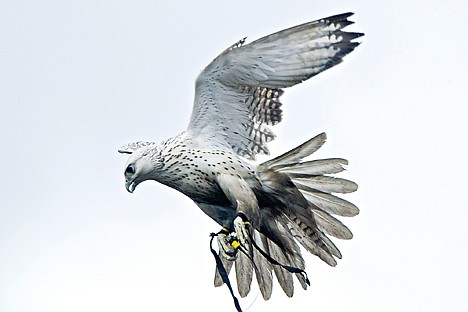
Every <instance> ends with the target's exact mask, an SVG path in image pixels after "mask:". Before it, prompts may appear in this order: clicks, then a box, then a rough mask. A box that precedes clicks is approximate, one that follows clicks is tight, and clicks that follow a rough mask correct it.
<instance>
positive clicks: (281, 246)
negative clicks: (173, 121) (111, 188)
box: [119, 13, 363, 300]
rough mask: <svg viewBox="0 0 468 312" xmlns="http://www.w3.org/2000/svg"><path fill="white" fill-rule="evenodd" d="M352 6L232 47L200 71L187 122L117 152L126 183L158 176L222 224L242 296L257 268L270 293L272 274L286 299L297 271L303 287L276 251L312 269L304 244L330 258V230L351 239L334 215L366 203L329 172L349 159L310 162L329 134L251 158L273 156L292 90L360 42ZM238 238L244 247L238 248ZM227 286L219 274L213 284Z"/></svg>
mask: <svg viewBox="0 0 468 312" xmlns="http://www.w3.org/2000/svg"><path fill="white" fill-rule="evenodd" d="M351 15H352V13H346V14H340V15H336V16H331V17H328V18H323V19H320V20H317V21H313V22H309V23H305V24H302V25H299V26H295V27H292V28H289V29H286V30H282V31H280V32H277V33H274V34H272V35H269V36H266V37H263V38H261V39H258V40H256V41H254V42H252V43H249V44H244V41H245V39H243V40H241V41H239V42H238V43H236V44H234V45H233V46H231V47H229V48H228V49H226V50H225V51H224V52H223V53H221V54H220V55H219V56H218V57H217V58H215V59H214V60H213V61H212V62H211V63H210V64H209V65H208V66H207V67H206V68H205V69H204V70H203V71H202V72H201V74H200V75H199V76H198V78H197V80H196V84H195V88H196V89H195V101H194V106H193V112H192V117H191V120H190V124H189V126H188V128H187V129H186V130H185V131H184V132H182V133H181V134H179V135H178V136H176V137H174V138H170V139H168V140H165V141H163V142H161V143H154V142H135V143H130V144H127V145H125V146H123V147H121V148H120V149H119V152H121V153H128V154H131V156H130V158H129V160H128V163H127V166H126V169H125V186H126V188H127V190H128V191H129V192H133V191H134V190H135V188H136V186H137V185H138V184H140V183H141V182H143V181H146V180H156V181H158V182H160V183H163V184H165V185H168V186H170V187H172V188H174V189H176V190H178V191H180V192H182V193H183V194H185V195H187V196H188V197H190V198H191V199H192V200H193V201H194V202H195V203H196V204H197V205H198V206H199V207H200V208H201V209H202V210H203V212H205V213H206V214H207V215H208V216H210V217H211V218H212V219H214V220H215V221H216V222H217V223H218V224H219V225H220V226H222V227H223V229H224V231H223V232H222V233H220V235H219V236H218V243H219V254H220V255H221V256H222V259H223V263H224V266H225V268H226V270H227V271H228V272H229V270H230V269H231V267H232V266H233V264H234V266H235V268H236V273H237V286H238V290H239V294H240V295H241V296H242V297H244V296H246V295H247V294H248V293H249V291H250V286H251V282H252V279H253V274H254V273H255V276H256V279H257V282H258V284H259V288H260V291H261V293H262V295H263V298H264V299H265V300H268V299H269V298H270V296H271V293H272V285H273V275H275V276H276V278H277V280H278V282H279V284H280V286H281V288H282V289H283V290H284V292H285V293H286V294H287V295H288V296H292V295H293V292H294V286H293V275H296V276H297V278H298V280H299V282H300V284H301V285H302V287H303V288H304V289H305V288H306V287H307V284H306V281H305V280H304V277H303V276H302V275H301V274H298V273H290V272H289V271H287V270H285V269H284V268H283V267H281V266H278V265H275V264H272V263H271V262H269V261H267V259H266V258H265V257H264V256H263V255H261V253H260V252H259V251H258V250H257V249H256V248H253V247H252V240H254V241H255V243H256V244H257V245H258V246H259V247H260V248H261V249H262V250H263V251H264V252H265V253H266V254H267V255H269V257H271V258H273V259H275V260H277V261H278V262H280V263H282V264H284V265H287V266H292V267H296V268H299V269H304V267H305V264H304V260H303V258H302V255H301V250H300V248H299V245H298V243H299V244H301V245H302V246H303V247H304V248H305V250H307V251H308V252H310V253H312V254H314V255H316V256H318V257H319V258H320V259H322V260H323V261H325V262H326V263H327V264H329V265H331V266H334V265H336V258H341V253H340V251H339V250H338V248H337V247H336V246H335V245H334V243H333V242H332V241H331V240H330V239H329V238H328V236H327V235H330V236H333V237H336V238H340V239H350V238H352V233H351V231H350V230H349V229H348V228H347V227H346V226H345V225H344V224H343V223H341V221H339V220H338V219H336V218H335V217H333V216H332V215H335V216H355V215H357V214H358V213H359V210H358V208H357V207H356V206H355V205H353V204H352V203H350V202H348V201H346V200H344V199H341V198H339V197H337V196H335V195H333V194H332V193H349V192H353V191H355V190H356V189H357V185H356V184H355V183H354V182H351V181H348V180H345V179H339V178H334V177H331V176H330V175H331V174H336V173H339V172H340V171H342V170H344V166H345V165H347V161H346V160H344V159H341V158H330V159H322V160H313V161H306V160H304V159H305V158H306V157H308V156H310V155H311V154H312V153H314V152H315V151H316V150H318V149H319V148H320V147H321V146H322V145H323V144H324V143H325V139H326V136H325V134H324V133H322V134H319V135H318V136H316V137H314V138H312V139H311V140H309V141H307V142H305V143H304V144H302V145H300V146H299V147H296V148H295V149H293V150H291V151H289V152H287V153H285V154H283V155H281V156H279V157H276V158H274V159H272V160H269V161H267V162H264V163H262V164H260V165H254V164H252V163H251V162H249V160H253V159H255V156H256V155H257V154H268V153H269V151H268V147H267V143H268V142H270V141H271V140H273V139H274V138H275V135H274V134H273V132H272V131H271V130H270V128H269V127H270V126H273V125H276V124H277V123H279V122H280V121H281V118H282V108H281V102H280V97H281V95H282V94H283V90H282V89H283V88H287V87H291V86H293V85H295V84H298V83H300V82H302V81H304V80H307V79H309V78H310V77H312V76H314V75H316V74H318V73H320V72H323V71H324V70H326V69H328V68H330V67H333V66H335V65H336V64H338V63H340V62H341V61H342V59H343V57H344V56H345V55H347V54H348V53H350V52H351V51H353V50H354V48H356V47H357V46H358V45H359V43H358V42H354V41H353V40H354V39H356V38H358V37H360V36H362V35H363V34H362V33H355V32H345V31H343V28H345V27H346V26H348V25H350V24H352V22H351V21H349V20H348V18H349V17H350V16H351ZM233 241H235V242H237V244H240V246H241V248H243V250H244V252H237V248H238V247H237V245H233ZM222 284H223V280H222V279H221V277H220V275H219V272H218V271H216V275H215V285H216V286H219V285H222Z"/></svg>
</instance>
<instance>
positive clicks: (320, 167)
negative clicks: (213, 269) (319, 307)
mask: <svg viewBox="0 0 468 312" xmlns="http://www.w3.org/2000/svg"><path fill="white" fill-rule="evenodd" d="M325 140H326V135H325V133H322V134H319V135H317V136H316V137H314V138H312V139H311V140H309V141H307V142H305V143H304V144H302V145H300V146H298V147H296V148H294V149H293V150H291V151H289V152H287V153H285V154H283V155H281V156H278V157H276V158H274V159H271V160H269V161H267V162H264V163H262V164H261V165H259V166H258V168H257V172H258V174H259V177H260V180H261V183H262V187H263V189H262V190H259V191H257V192H256V195H257V198H258V201H259V206H260V211H261V220H260V221H261V222H260V226H258V227H257V228H255V229H252V236H253V239H254V240H255V241H256V243H257V245H259V246H260V247H261V248H262V250H263V251H264V252H265V253H267V254H268V255H270V256H271V257H272V258H274V259H276V260H277V261H278V262H280V263H282V264H284V265H287V266H293V267H297V268H299V269H304V267H305V265H304V259H303V258H302V255H301V251H300V248H299V245H298V243H299V244H301V245H302V246H303V247H304V248H305V249H306V250H307V251H308V252H310V253H312V254H314V255H316V256H318V257H319V258H320V259H322V260H323V261H324V262H326V263H327V264H329V265H330V266H335V265H336V264H337V262H336V258H339V259H341V253H340V251H339V250H338V248H337V247H336V246H335V244H334V243H333V242H332V241H331V240H330V238H329V237H328V236H327V235H330V236H333V237H335V238H339V239H351V238H352V237H353V234H352V233H351V231H350V230H349V229H348V228H347V227H346V226H345V225H344V224H343V223H341V221H339V220H338V219H336V218H335V217H333V216H332V215H336V216H345V217H351V216H355V215H357V214H358V213H359V209H358V208H357V207H356V206H355V205H353V204H352V203H350V202H348V201H346V200H344V199H341V198H339V197H336V196H335V195H332V193H350V192H354V191H356V190H357V187H358V186H357V184H356V183H354V182H351V181H348V180H345V179H340V178H334V177H332V176H330V175H331V174H336V173H339V172H341V171H343V170H345V168H344V166H345V165H347V164H348V162H347V161H346V160H345V159H341V158H330V159H320V160H312V161H303V159H304V158H306V157H308V156H310V155H311V154H313V153H314V152H316V151H317V150H318V149H319V148H320V147H321V146H322V145H323V144H324V143H325ZM247 251H248V253H249V254H250V255H245V254H242V253H239V255H238V257H237V259H236V261H235V267H236V273H237V283H238V289H239V294H240V295H241V296H242V297H244V296H246V295H247V294H248V293H249V291H250V285H251V282H252V277H253V272H255V275H256V279H257V282H258V284H259V288H260V291H261V293H262V295H263V298H264V299H265V300H268V299H269V298H270V296H271V292H272V284H273V281H272V280H273V272H274V273H275V275H276V278H277V280H278V282H279V284H280V286H281V288H282V289H283V291H284V292H285V293H286V295H287V296H289V297H291V296H292V295H293V293H294V285H293V276H292V275H293V273H290V272H288V271H287V270H285V269H283V268H282V267H280V266H277V265H273V264H271V263H269V262H268V261H267V260H266V259H265V258H264V257H263V256H262V255H261V254H260V253H259V252H258V251H257V250H256V249H255V248H252V247H251V246H249V247H248V248H247ZM249 257H250V258H251V259H253V260H254V263H252V261H251V260H250V259H249ZM228 262H229V261H226V262H225V266H226V267H227V268H228V269H230V268H231V266H232V262H231V263H228ZM295 275H296V276H297V278H298V280H299V282H300V284H301V285H302V287H303V288H304V289H307V284H306V282H305V280H304V277H303V276H302V275H301V274H297V273H296V274H295ZM222 283H223V282H222V280H221V278H220V276H219V274H218V272H217V273H216V276H215V285H216V286H220V285H222Z"/></svg>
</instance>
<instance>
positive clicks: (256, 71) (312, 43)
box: [186, 13, 363, 159]
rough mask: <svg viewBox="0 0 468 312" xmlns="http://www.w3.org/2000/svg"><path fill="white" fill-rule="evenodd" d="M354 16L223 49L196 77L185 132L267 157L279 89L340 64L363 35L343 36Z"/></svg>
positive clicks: (248, 154)
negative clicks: (357, 39) (192, 102)
mask: <svg viewBox="0 0 468 312" xmlns="http://www.w3.org/2000/svg"><path fill="white" fill-rule="evenodd" d="M352 14H353V13H345V14H340V15H336V16H331V17H328V18H324V19H320V20H317V21H313V22H309V23H305V24H302V25H299V26H295V27H292V28H289V29H286V30H283V31H280V32H277V33H274V34H272V35H269V36H266V37H263V38H261V39H258V40H256V41H254V42H252V43H250V44H246V45H244V40H241V41H239V42H238V43H237V44H235V45H233V46H231V47H230V48H228V49H227V50H225V51H224V52H223V53H221V55H219V56H218V57H217V58H216V59H214V60H213V61H212V62H211V63H210V64H209V65H208V66H207V67H206V68H205V69H204V70H203V72H202V73H201V74H200V75H199V76H198V78H197V81H196V90H195V102H194V107H193V112H192V117H191V120H190V124H189V127H188V129H187V131H186V133H187V134H190V135H192V137H194V138H198V139H200V140H204V141H205V142H210V143H211V144H213V145H217V146H223V147H224V148H227V149H230V150H233V151H234V152H235V153H237V154H238V155H240V156H243V157H246V158H249V159H255V155H256V154H258V153H262V154H269V151H268V147H267V145H266V144H267V143H268V142H270V141H271V140H273V139H274V138H275V135H274V134H273V132H272V131H271V130H270V129H269V128H268V126H271V125H275V124H277V123H279V122H280V121H281V114H282V110H281V102H280V100H279V98H280V96H281V95H282V93H283V91H282V90H281V88H287V87H291V86H293V85H295V84H298V83H300V82H302V81H304V80H307V79H309V78H310V77H312V76H315V75H317V74H318V73H320V72H322V71H324V70H326V69H328V68H330V67H333V66H335V65H336V64H338V63H340V62H341V61H342V59H343V57H344V56H345V55H346V54H348V53H350V52H351V51H353V50H354V48H355V47H356V46H358V45H359V43H358V42H352V40H353V39H356V38H358V37H360V36H362V35H363V34H361V33H354V32H344V31H342V29H343V28H345V27H346V26H348V25H350V24H352V23H353V22H351V21H348V17H350V16H351V15H352Z"/></svg>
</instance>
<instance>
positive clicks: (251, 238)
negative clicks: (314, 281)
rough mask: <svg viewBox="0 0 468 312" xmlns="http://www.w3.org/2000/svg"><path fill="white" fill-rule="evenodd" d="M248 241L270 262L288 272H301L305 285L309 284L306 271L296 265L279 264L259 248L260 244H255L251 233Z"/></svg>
mask: <svg viewBox="0 0 468 312" xmlns="http://www.w3.org/2000/svg"><path fill="white" fill-rule="evenodd" d="M250 241H251V242H252V245H253V246H254V247H255V248H256V249H257V250H258V252H259V253H260V254H261V255H262V256H263V257H265V259H267V260H268V261H269V262H270V263H271V264H274V265H279V266H280V267H282V268H283V269H285V270H287V271H288V272H291V273H300V274H302V276H303V277H304V280H305V282H306V283H307V285H309V286H310V281H309V278H308V277H307V273H306V271H304V270H302V269H299V268H296V267H293V266H289V265H284V264H281V263H279V262H278V261H277V260H275V259H273V258H272V257H271V256H270V255H269V254H267V253H266V252H265V251H263V249H262V248H260V246H258V245H257V243H256V242H255V240H254V239H253V237H252V235H250Z"/></svg>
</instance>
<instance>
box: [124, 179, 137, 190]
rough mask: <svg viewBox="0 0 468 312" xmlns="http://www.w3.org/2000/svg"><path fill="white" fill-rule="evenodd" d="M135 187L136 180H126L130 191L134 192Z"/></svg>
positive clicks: (126, 186)
mask: <svg viewBox="0 0 468 312" xmlns="http://www.w3.org/2000/svg"><path fill="white" fill-rule="evenodd" d="M135 187H136V184H135V181H125V188H126V189H127V191H129V192H130V193H133V191H134V190H135Z"/></svg>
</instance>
